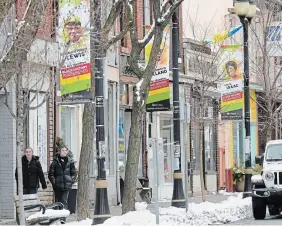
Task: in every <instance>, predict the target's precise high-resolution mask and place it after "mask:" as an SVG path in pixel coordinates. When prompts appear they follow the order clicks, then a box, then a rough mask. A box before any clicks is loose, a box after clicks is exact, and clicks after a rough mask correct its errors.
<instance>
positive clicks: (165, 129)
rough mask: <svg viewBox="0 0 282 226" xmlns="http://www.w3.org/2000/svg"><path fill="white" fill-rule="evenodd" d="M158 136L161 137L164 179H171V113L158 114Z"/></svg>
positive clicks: (168, 180) (167, 180) (167, 181)
mask: <svg viewBox="0 0 282 226" xmlns="http://www.w3.org/2000/svg"><path fill="white" fill-rule="evenodd" d="M160 137H161V138H162V139H163V151H164V177H165V178H164V179H165V182H166V183H170V182H172V181H173V142H174V141H173V120H172V115H166V114H161V115H160Z"/></svg>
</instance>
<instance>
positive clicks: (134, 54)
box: [126, 0, 144, 79]
mask: <svg viewBox="0 0 282 226" xmlns="http://www.w3.org/2000/svg"><path fill="white" fill-rule="evenodd" d="M127 4H128V6H127V7H126V9H127V10H126V15H127V20H128V23H134V10H133V9H134V0H128V2H127ZM129 32H130V40H131V46H132V49H131V53H130V57H129V59H128V63H129V64H130V67H131V69H132V70H133V72H134V73H135V74H136V75H137V77H138V78H139V79H140V78H141V77H140V76H142V74H143V73H144V70H143V68H142V67H141V65H140V64H139V63H138V61H137V60H136V59H139V56H140V53H141V51H142V49H141V47H140V44H139V42H138V33H137V29H136V26H131V27H130V29H129Z"/></svg>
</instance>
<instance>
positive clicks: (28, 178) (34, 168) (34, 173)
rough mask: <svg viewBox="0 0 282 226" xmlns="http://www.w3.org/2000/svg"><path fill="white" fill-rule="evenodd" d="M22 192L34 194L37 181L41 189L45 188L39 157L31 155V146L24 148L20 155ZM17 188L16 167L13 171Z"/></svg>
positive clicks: (37, 185) (37, 186) (36, 188)
mask: <svg viewBox="0 0 282 226" xmlns="http://www.w3.org/2000/svg"><path fill="white" fill-rule="evenodd" d="M22 174H23V194H24V195H25V194H36V193H37V190H38V188H39V181H40V183H41V185H42V188H43V189H46V188H47V184H46V181H45V177H44V173H43V170H42V167H41V164H40V162H39V157H38V156H35V155H33V150H32V149H31V148H26V149H25V151H24V156H23V157H22ZM15 177H16V181H17V188H18V169H17V168H16V173H15Z"/></svg>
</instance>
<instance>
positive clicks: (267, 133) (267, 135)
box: [266, 126, 272, 142]
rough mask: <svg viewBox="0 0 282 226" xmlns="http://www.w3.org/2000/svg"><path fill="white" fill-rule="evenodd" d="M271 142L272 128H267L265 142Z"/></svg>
mask: <svg viewBox="0 0 282 226" xmlns="http://www.w3.org/2000/svg"><path fill="white" fill-rule="evenodd" d="M270 140H272V126H269V127H268V128H267V130H266V142H268V141H270Z"/></svg>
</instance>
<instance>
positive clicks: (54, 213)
mask: <svg viewBox="0 0 282 226" xmlns="http://www.w3.org/2000/svg"><path fill="white" fill-rule="evenodd" d="M69 215H70V211H68V210H52V209H47V210H46V211H45V214H42V211H40V212H36V213H35V214H32V215H30V216H29V217H28V218H27V221H30V220H33V219H37V218H41V217H48V218H50V219H53V218H57V217H67V216H69Z"/></svg>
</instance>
